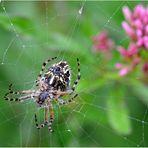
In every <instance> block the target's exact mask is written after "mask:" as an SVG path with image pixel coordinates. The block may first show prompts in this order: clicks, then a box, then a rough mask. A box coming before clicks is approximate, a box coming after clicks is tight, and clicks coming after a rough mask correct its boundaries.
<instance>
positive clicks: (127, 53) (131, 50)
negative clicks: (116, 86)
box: [116, 43, 141, 76]
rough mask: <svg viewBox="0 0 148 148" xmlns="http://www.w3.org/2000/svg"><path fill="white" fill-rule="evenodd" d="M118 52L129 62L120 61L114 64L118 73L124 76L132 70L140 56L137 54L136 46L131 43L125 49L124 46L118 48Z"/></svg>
mask: <svg viewBox="0 0 148 148" xmlns="http://www.w3.org/2000/svg"><path fill="white" fill-rule="evenodd" d="M118 51H119V53H120V54H121V56H122V58H123V59H124V61H127V62H129V63H130V64H128V65H124V64H121V63H117V64H116V68H117V69H118V70H119V75H120V76H124V75H126V74H128V73H129V72H130V71H132V70H134V68H135V67H136V65H137V64H139V63H140V60H141V59H140V57H139V54H138V48H137V46H136V45H135V44H133V43H131V44H130V45H129V47H128V49H127V50H126V49H125V48H124V47H119V48H118Z"/></svg>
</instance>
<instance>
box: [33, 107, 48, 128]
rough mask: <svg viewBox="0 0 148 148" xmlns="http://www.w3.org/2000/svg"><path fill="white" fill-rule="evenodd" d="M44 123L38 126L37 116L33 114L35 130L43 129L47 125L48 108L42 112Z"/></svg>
mask: <svg viewBox="0 0 148 148" xmlns="http://www.w3.org/2000/svg"><path fill="white" fill-rule="evenodd" d="M44 111H45V112H44V123H42V124H38V120H37V115H36V114H35V124H36V128H37V129H41V128H43V127H44V126H45V125H47V124H48V113H49V108H48V107H45V110H44Z"/></svg>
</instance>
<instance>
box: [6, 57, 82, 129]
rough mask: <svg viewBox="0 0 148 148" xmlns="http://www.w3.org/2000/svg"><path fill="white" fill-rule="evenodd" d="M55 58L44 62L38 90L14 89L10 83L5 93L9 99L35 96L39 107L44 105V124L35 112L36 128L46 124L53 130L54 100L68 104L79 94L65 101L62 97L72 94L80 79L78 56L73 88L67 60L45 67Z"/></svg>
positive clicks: (23, 98)
mask: <svg viewBox="0 0 148 148" xmlns="http://www.w3.org/2000/svg"><path fill="white" fill-rule="evenodd" d="M55 59H56V57H54V58H51V59H48V60H47V61H45V62H43V64H42V69H41V71H40V73H39V75H38V78H37V80H36V87H37V89H36V90H24V91H13V90H12V84H10V85H9V92H8V93H6V94H5V100H8V101H19V102H22V101H24V100H27V99H31V98H35V100H36V103H37V104H38V105H39V107H43V108H44V112H45V113H44V122H43V123H42V124H38V120H37V115H36V114H35V124H36V128H37V129H41V128H43V127H44V126H45V125H47V126H48V130H49V132H53V130H52V123H53V118H54V112H53V107H52V103H53V101H56V102H57V103H58V104H59V105H66V104H69V103H70V102H72V101H73V100H74V99H75V98H76V97H77V96H78V94H75V95H73V97H71V98H69V99H68V100H65V101H64V100H63V99H62V96H65V95H69V96H71V95H72V94H73V93H74V91H75V87H76V85H77V84H78V82H79V80H80V62H79V59H78V58H77V65H78V74H77V79H76V80H75V81H74V84H73V86H72V88H71V89H70V81H71V71H70V67H69V65H68V63H67V62H66V61H60V62H59V63H56V64H53V65H52V66H51V67H49V68H48V70H46V69H45V67H46V65H47V64H48V63H49V62H50V61H52V60H55ZM48 114H50V119H48Z"/></svg>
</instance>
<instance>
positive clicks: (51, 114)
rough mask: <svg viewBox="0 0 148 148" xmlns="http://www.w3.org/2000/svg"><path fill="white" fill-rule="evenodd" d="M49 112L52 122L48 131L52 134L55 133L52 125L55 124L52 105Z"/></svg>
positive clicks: (50, 121)
mask: <svg viewBox="0 0 148 148" xmlns="http://www.w3.org/2000/svg"><path fill="white" fill-rule="evenodd" d="M49 112H50V120H49V123H48V130H49V132H50V133H52V132H53V129H52V123H53V120H54V112H53V107H52V104H50V105H49Z"/></svg>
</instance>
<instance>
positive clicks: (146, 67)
mask: <svg viewBox="0 0 148 148" xmlns="http://www.w3.org/2000/svg"><path fill="white" fill-rule="evenodd" d="M142 70H143V72H144V73H145V74H148V62H146V63H144V65H143V68H142Z"/></svg>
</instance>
